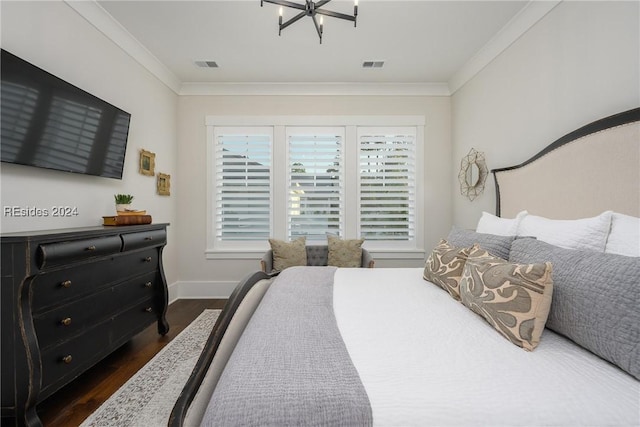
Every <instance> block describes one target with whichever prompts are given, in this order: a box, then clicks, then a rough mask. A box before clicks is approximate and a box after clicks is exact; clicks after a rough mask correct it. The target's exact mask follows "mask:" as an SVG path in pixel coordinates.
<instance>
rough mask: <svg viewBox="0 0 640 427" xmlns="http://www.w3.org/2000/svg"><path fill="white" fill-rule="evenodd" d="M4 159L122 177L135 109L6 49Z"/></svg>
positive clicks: (0, 135)
mask: <svg viewBox="0 0 640 427" xmlns="http://www.w3.org/2000/svg"><path fill="white" fill-rule="evenodd" d="M0 68H1V76H2V92H1V93H0V99H1V101H0V103H1V105H0V107H1V116H2V124H1V128H0V138H1V139H0V147H1V149H0V151H1V160H2V161H3V162H7V163H16V164H21V165H28V166H36V167H41V168H47V169H56V170H61V171H67V172H75V173H81V174H87V175H96V176H103V177H109V178H117V179H122V169H123V166H124V157H125V151H126V148H127V137H128V134H129V122H130V120H131V115H130V114H129V113H127V112H125V111H123V110H121V109H119V108H117V107H115V106H113V105H111V104H109V103H108V102H105V101H103V100H101V99H99V98H97V97H95V96H93V95H91V94H90V93H88V92H85V91H84V90H82V89H80V88H78V87H76V86H74V85H72V84H70V83H67V82H65V81H64V80H62V79H60V78H58V77H56V76H54V75H52V74H50V73H48V72H46V71H44V70H42V69H40V68H38V67H36V66H35V65H32V64H30V63H28V62H27V61H25V60H23V59H20V58H18V57H17V56H15V55H13V54H11V53H9V52H7V51H5V50H4V49H3V50H2V58H1V61H0Z"/></svg>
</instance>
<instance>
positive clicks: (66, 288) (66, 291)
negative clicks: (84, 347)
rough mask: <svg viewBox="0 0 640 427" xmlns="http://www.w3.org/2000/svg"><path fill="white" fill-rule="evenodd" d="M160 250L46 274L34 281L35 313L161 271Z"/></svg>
mask: <svg viewBox="0 0 640 427" xmlns="http://www.w3.org/2000/svg"><path fill="white" fill-rule="evenodd" d="M158 256H159V251H158V249H157V248H156V249H147V250H144V251H138V252H134V253H123V254H121V255H115V256H113V257H109V258H104V259H100V260H96V261H94V262H90V263H88V264H86V265H84V266H83V268H73V269H62V270H57V271H51V272H45V273H41V274H39V275H37V276H36V277H35V278H34V279H33V283H32V285H31V286H32V291H33V300H32V307H33V308H32V310H33V311H34V312H35V313H39V312H42V311H43V310H45V309H47V308H48V307H52V306H58V305H60V304H65V303H67V302H69V301H70V300H73V299H76V298H80V297H82V296H83V295H86V294H89V293H93V292H96V291H99V290H100V289H102V288H104V287H107V286H110V285H112V284H113V283H115V282H117V281H119V280H123V279H126V278H127V277H132V276H137V275H140V274H144V273H150V272H153V271H155V270H156V269H157V268H158Z"/></svg>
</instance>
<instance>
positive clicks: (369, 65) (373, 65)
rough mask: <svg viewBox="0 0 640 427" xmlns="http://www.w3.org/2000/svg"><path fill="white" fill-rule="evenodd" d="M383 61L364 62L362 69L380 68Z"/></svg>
mask: <svg viewBox="0 0 640 427" xmlns="http://www.w3.org/2000/svg"><path fill="white" fill-rule="evenodd" d="M383 65H384V61H364V62H363V63H362V68H382V66H383Z"/></svg>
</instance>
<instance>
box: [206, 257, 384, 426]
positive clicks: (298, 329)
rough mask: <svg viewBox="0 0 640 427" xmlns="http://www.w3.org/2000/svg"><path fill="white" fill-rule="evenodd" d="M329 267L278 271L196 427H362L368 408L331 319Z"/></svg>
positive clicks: (331, 269) (366, 422) (367, 421)
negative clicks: (200, 424)
mask: <svg viewBox="0 0 640 427" xmlns="http://www.w3.org/2000/svg"><path fill="white" fill-rule="evenodd" d="M335 271H336V269H335V268H334V267H293V268H288V269H286V270H285V271H283V272H282V273H281V274H280V275H279V276H278V277H277V279H276V280H275V281H274V282H273V284H272V285H271V287H270V289H269V290H268V291H267V293H266V294H265V296H264V298H263V300H262V302H261V303H260V306H259V307H258V308H257V309H256V312H255V314H254V315H253V317H252V318H251V320H250V322H249V324H248V325H247V328H246V330H245V331H244V333H243V335H242V337H241V338H240V341H239V342H238V345H237V346H236V349H235V350H234V352H233V354H232V356H231V358H230V359H229V362H228V363H227V366H226V368H225V371H224V373H223V374H222V376H221V378H220V381H219V382H218V384H217V386H216V389H215V391H214V393H213V395H212V397H211V401H210V402H209V406H208V407H207V411H206V414H205V416H204V418H203V421H202V425H203V426H225V427H226V426H369V425H372V414H371V406H370V403H369V398H368V396H367V393H366V391H365V389H364V386H363V385H362V382H361V381H360V377H359V375H358V372H357V371H356V369H355V367H354V366H353V363H352V362H351V358H350V357H349V354H348V352H347V349H346V347H345V344H344V342H343V341H342V337H341V335H340V331H339V330H338V325H337V323H336V319H335V315H334V312H333V276H334V274H335Z"/></svg>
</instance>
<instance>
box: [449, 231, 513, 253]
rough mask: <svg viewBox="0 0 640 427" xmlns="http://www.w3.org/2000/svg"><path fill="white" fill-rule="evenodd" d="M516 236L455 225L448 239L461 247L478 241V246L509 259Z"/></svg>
mask: <svg viewBox="0 0 640 427" xmlns="http://www.w3.org/2000/svg"><path fill="white" fill-rule="evenodd" d="M515 238H516V237H515V236H498V235H496V234H484V233H476V232H475V231H473V230H465V229H463V228H458V227H456V226H455V225H454V226H453V228H451V231H450V232H449V235H448V236H447V239H446V240H447V242H449V243H451V244H452V245H454V246H461V247H468V246H473V245H474V244H475V243H477V244H478V246H480V247H481V248H482V249H484V250H485V251H487V252H489V253H490V254H491V255H493V256H497V257H499V258H502V259H504V260H507V259H509V250H510V249H511V243H512V242H513V241H514V239H515Z"/></svg>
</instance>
